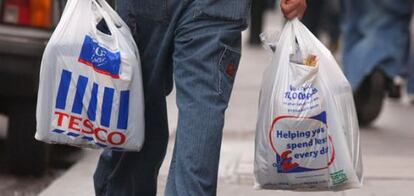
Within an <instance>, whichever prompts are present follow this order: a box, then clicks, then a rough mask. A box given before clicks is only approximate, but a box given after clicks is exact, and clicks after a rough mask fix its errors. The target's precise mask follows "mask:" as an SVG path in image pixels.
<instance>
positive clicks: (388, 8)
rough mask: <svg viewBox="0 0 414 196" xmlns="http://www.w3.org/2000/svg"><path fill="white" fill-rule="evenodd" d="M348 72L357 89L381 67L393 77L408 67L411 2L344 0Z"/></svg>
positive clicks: (405, 73) (343, 56)
mask: <svg viewBox="0 0 414 196" xmlns="http://www.w3.org/2000/svg"><path fill="white" fill-rule="evenodd" d="M342 6H343V9H344V10H343V11H344V15H343V19H344V23H343V38H344V41H343V55H342V62H343V66H344V72H345V75H346V76H347V78H348V80H349V82H350V83H351V86H352V87H353V89H354V90H355V89H356V88H358V86H359V84H360V83H361V82H362V80H363V78H364V77H365V76H367V75H369V74H370V73H371V72H372V70H374V69H376V68H378V69H380V70H382V71H383V72H384V73H385V74H386V75H387V76H388V77H389V78H394V77H395V76H397V75H403V76H406V75H410V74H414V72H413V73H409V69H408V66H407V55H408V48H409V23H410V19H411V13H412V1H411V0H399V1H395V0H343V1H342Z"/></svg>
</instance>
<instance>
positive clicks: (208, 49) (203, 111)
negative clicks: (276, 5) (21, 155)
mask: <svg viewBox="0 0 414 196" xmlns="http://www.w3.org/2000/svg"><path fill="white" fill-rule="evenodd" d="M116 5H117V6H116V7H117V11H118V13H119V14H120V16H121V17H122V18H123V19H124V20H125V21H126V23H127V24H128V26H129V27H130V29H131V31H132V33H133V36H134V39H135V41H136V42H137V44H138V47H139V51H140V58H141V62H142V73H143V74H142V75H143V84H144V95H145V121H146V122H145V134H146V135H145V143H144V146H143V148H142V150H141V151H140V152H119V151H114V150H109V149H107V150H105V151H104V152H103V153H102V154H101V157H100V159H99V163H98V166H97V169H96V172H95V175H94V183H95V184H94V185H95V193H96V195H98V196H101V195H102V196H103V195H105V196H112V195H113V196H124V195H125V196H131V195H137V196H138V195H139V196H141V195H142V196H155V195H156V190H157V177H158V171H159V169H160V166H161V164H162V161H163V160H164V156H165V153H166V148H167V142H168V135H169V132H168V125H167V122H168V121H167V110H166V100H165V96H166V95H167V94H169V93H170V92H171V89H172V86H173V83H172V76H174V82H175V87H176V96H177V106H178V110H179V112H178V125H177V130H176V139H175V146H174V152H173V157H172V160H171V164H170V171H169V174H168V179H167V185H166V190H165V195H166V196H213V195H216V188H217V172H218V164H219V155H220V146H221V139H222V131H223V126H224V113H225V110H226V108H227V106H228V102H229V99H230V94H231V91H232V86H233V82H234V79H235V76H236V71H237V67H238V64H239V60H240V50H241V31H242V30H244V29H245V28H246V27H247V20H248V15H249V5H250V0H187V1H182V0H168V1H167V0H148V1H136V0H122V1H116ZM305 7H306V2H305V0H283V1H282V3H281V8H282V11H283V13H284V14H285V16H286V17H287V18H289V19H291V18H294V17H298V16H302V14H303V12H304V10H305Z"/></svg>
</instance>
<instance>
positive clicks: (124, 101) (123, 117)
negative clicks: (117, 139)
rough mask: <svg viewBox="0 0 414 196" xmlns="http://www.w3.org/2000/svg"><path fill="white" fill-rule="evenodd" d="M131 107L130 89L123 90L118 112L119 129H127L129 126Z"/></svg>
mask: <svg viewBox="0 0 414 196" xmlns="http://www.w3.org/2000/svg"><path fill="white" fill-rule="evenodd" d="M128 108H129V91H121V98H120V103H119V113H118V125H117V127H118V129H127V127H128V112H129V110H128Z"/></svg>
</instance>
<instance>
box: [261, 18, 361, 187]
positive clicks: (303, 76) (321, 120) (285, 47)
mask: <svg viewBox="0 0 414 196" xmlns="http://www.w3.org/2000/svg"><path fill="white" fill-rule="evenodd" d="M254 173H255V177H256V178H255V179H256V187H257V188H263V189H282V190H296V191H309V190H310V191H322V190H333V191H339V190H344V189H349V188H357V187H360V186H361V185H362V161H361V153H360V143H359V127H358V121H357V117H356V112H355V106H354V101H353V97H352V90H351V87H350V85H349V83H348V81H347V80H346V78H345V76H344V75H343V73H342V71H341V69H340V67H339V66H338V64H337V63H336V61H335V59H334V57H333V56H332V54H331V53H330V51H329V50H328V49H326V48H325V47H324V45H323V44H322V43H321V42H320V41H318V39H317V38H316V37H315V36H313V35H312V33H311V32H310V31H309V30H308V29H307V28H306V27H305V26H304V25H303V24H302V23H301V22H300V21H299V20H297V19H295V20H292V21H289V22H287V23H286V25H285V26H284V29H283V32H282V34H281V36H280V39H279V43H278V44H277V48H276V51H275V53H274V54H273V59H272V63H271V65H270V66H269V67H268V68H267V70H266V71H265V73H264V77H263V81H262V89H261V95H260V103H259V112H258V122H257V130H256V141H255V165H254Z"/></svg>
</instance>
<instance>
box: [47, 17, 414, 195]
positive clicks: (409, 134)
mask: <svg viewBox="0 0 414 196" xmlns="http://www.w3.org/2000/svg"><path fill="white" fill-rule="evenodd" d="M270 16H271V17H270V20H268V21H267V25H266V26H267V29H268V30H269V29H270V30H272V29H271V28H270V27H274V28H273V30H274V29H278V28H280V24H281V23H280V21H278V19H275V17H272V14H270ZM268 18H269V16H268ZM244 35H245V34H244ZM269 62H270V57H269V54H268V53H267V52H266V51H264V50H263V49H262V48H261V47H250V46H247V45H245V46H244V48H243V52H242V60H241V65H240V68H239V71H238V75H237V78H236V84H235V87H234V90H233V94H232V98H231V101H230V105H229V109H228V111H227V113H226V125H225V128H224V138H223V143H222V149H221V159H220V167H219V181H218V195H219V196H220V195H223V196H224V195H226V196H227V195H231V194H232V195H238V196H251V195H255V196H270V195H272V196H282V195H286V196H295V195H298V196H299V195H310V196H311V195H315V196H316V195H318V196H325V195H326V196H337V195H341V196H408V195H413V192H414V150H413V149H414V126H413V125H414V124H413V123H412V121H413V120H414V118H413V117H414V106H413V105H410V104H408V101H406V100H405V99H403V101H398V102H396V101H392V100H387V101H386V102H385V105H384V109H383V112H382V113H381V115H380V117H379V118H378V119H377V120H376V121H375V122H374V124H373V125H372V126H371V127H369V128H362V129H361V144H362V153H363V164H364V175H365V180H364V186H363V187H362V188H361V189H355V190H348V191H341V192H311V193H308V192H307V193H303V192H300V193H297V192H288V191H268V190H255V189H254V188H253V184H254V175H253V160H254V159H253V156H254V131H255V125H256V115H257V104H258V97H259V90H260V84H261V76H262V74H263V71H264V69H265V67H266V66H267V65H268V64H269ZM174 95H175V94H174V93H173V94H172V95H170V96H169V97H168V111H169V123H170V127H171V130H170V132H171V137H170V138H171V139H170V142H169V146H168V152H167V155H166V159H165V161H164V164H163V165H162V168H161V170H160V176H159V182H158V184H159V194H158V195H160V196H161V195H163V191H164V187H165V182H166V177H167V174H168V166H169V163H170V160H171V154H172V148H173V146H172V144H173V143H174V133H175V127H176V124H177V123H176V122H177V109H176V106H175V96H174ZM99 153H100V151H93V150H84V152H83V158H82V159H81V160H80V161H79V162H78V163H77V164H75V165H74V166H73V167H72V168H70V169H69V170H68V171H67V172H66V173H65V174H63V175H62V176H61V177H60V178H58V179H57V180H55V181H54V182H53V183H52V184H51V185H50V186H49V187H48V188H46V189H45V190H44V191H43V192H42V193H41V194H40V196H56V195H59V196H73V195H76V196H92V195H94V192H93V184H92V175H93V172H94V170H95V166H96V163H97V159H98V156H99Z"/></svg>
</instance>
